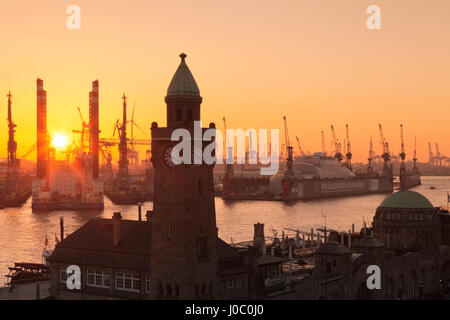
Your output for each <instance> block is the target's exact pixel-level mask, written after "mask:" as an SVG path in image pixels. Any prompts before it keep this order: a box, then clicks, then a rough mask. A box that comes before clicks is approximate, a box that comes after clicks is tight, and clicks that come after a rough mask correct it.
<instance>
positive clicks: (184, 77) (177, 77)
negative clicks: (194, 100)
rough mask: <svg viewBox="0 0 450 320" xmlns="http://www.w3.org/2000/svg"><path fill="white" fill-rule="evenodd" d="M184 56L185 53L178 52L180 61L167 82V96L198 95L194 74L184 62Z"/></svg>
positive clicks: (198, 90)
mask: <svg viewBox="0 0 450 320" xmlns="http://www.w3.org/2000/svg"><path fill="white" fill-rule="evenodd" d="M186 57H187V55H186V54H184V53H182V54H180V58H181V63H180V65H179V66H178V69H177V71H176V72H175V74H174V76H173V78H172V81H171V82H170V84H169V88H168V89H167V96H168V97H192V96H195V97H199V96H200V89H199V88H198V86H197V83H196V82H195V79H194V76H193V75H192V73H191V71H190V70H189V68H188V66H187V64H186V61H185V59H186Z"/></svg>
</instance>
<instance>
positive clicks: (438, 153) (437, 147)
mask: <svg viewBox="0 0 450 320" xmlns="http://www.w3.org/2000/svg"><path fill="white" fill-rule="evenodd" d="M435 148H436V165H437V166H439V167H440V166H442V158H441V153H440V152H439V143H437V142H436V143H435Z"/></svg>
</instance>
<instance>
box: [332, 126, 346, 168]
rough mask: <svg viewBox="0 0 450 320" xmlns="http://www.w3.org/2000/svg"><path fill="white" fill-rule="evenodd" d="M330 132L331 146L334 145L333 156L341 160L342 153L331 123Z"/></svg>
mask: <svg viewBox="0 0 450 320" xmlns="http://www.w3.org/2000/svg"><path fill="white" fill-rule="evenodd" d="M331 134H332V136H333V146H334V157H335V158H336V159H338V161H339V162H341V161H342V158H343V157H342V153H341V143H340V142H339V140H338V139H337V138H336V134H335V132H334V126H333V125H331Z"/></svg>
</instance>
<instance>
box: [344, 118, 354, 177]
mask: <svg viewBox="0 0 450 320" xmlns="http://www.w3.org/2000/svg"><path fill="white" fill-rule="evenodd" d="M345 134H346V138H347V152H346V153H345V157H346V159H347V167H348V168H349V169H350V170H351V169H352V148H351V145H350V134H349V132H348V124H346V125H345Z"/></svg>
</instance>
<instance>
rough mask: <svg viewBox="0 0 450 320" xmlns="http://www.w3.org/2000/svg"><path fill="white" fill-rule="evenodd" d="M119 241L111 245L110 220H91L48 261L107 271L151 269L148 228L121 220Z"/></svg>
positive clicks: (149, 233)
mask: <svg viewBox="0 0 450 320" xmlns="http://www.w3.org/2000/svg"><path fill="white" fill-rule="evenodd" d="M121 224H122V225H121V241H120V243H119V245H118V246H117V247H114V245H113V226H112V220H111V219H92V220H90V221H89V222H88V223H86V224H85V225H84V226H82V227H81V228H80V229H78V230H77V231H75V232H74V233H72V234H71V235H69V236H68V237H67V238H66V239H64V240H63V241H62V242H61V243H59V244H58V245H57V246H56V247H55V250H54V251H53V253H52V255H51V256H50V257H49V259H48V260H49V261H51V262H61V263H73V264H76V263H80V264H81V263H82V264H87V265H94V266H99V267H108V268H123V269H132V270H149V269H150V246H151V225H150V223H148V222H142V221H132V220H122V221H121Z"/></svg>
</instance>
